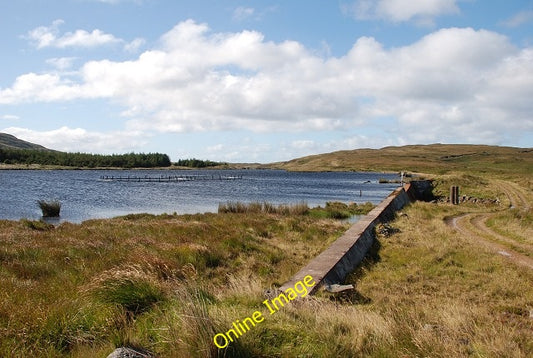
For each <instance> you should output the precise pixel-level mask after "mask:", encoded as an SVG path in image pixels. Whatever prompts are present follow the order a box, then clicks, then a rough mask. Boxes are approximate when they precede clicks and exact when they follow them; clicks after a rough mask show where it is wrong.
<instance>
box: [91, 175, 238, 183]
mask: <svg viewBox="0 0 533 358" xmlns="http://www.w3.org/2000/svg"><path fill="white" fill-rule="evenodd" d="M237 179H242V175H232V176H225V175H160V176H148V175H146V176H135V175H133V176H132V175H128V176H115V175H101V176H100V180H103V181H123V182H158V183H168V182H184V181H193V180H237Z"/></svg>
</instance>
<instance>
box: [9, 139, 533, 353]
mask: <svg viewBox="0 0 533 358" xmlns="http://www.w3.org/2000/svg"><path fill="white" fill-rule="evenodd" d="M453 148H454V150H453V151H450V149H449V148H448V149H446V148H444V147H443V146H438V145H437V146H431V148H422V149H420V148H416V147H412V148H411V147H408V148H407V149H405V148H403V151H400V150H399V149H395V148H390V149H388V151H389V152H388V153H385V154H386V155H384V156H383V157H382V159H379V158H378V159H376V160H378V162H377V163H378V164H379V165H383V166H382V167H380V166H379V165H378V166H376V167H375V168H383V169H389V170H396V168H400V167H402V170H412V169H409V168H410V167H409V166H410V165H417V167H414V168H415V169H417V170H418V169H420V171H422V170H424V171H425V172H426V173H430V174H429V176H431V177H432V178H434V179H435V184H436V185H437V188H436V190H435V192H436V193H437V194H438V195H442V196H445V195H447V193H448V191H449V186H450V185H459V186H460V187H461V195H462V194H465V195H469V196H474V197H479V198H496V197H498V198H499V199H500V200H501V204H500V205H489V206H487V205H480V204H475V203H465V204H461V205H456V206H453V205H448V204H445V203H422V202H417V203H415V204H412V205H410V206H408V207H407V208H404V209H403V210H402V215H399V216H398V218H397V219H396V220H395V221H393V222H392V223H390V225H391V226H392V228H394V229H396V230H391V232H393V234H392V235H390V236H388V237H385V236H379V237H378V241H377V243H376V244H375V245H374V247H373V249H372V253H371V255H368V257H367V258H366V259H365V261H364V263H363V265H362V266H361V267H359V268H358V269H357V270H356V271H355V272H354V273H353V274H352V275H351V276H350V277H349V278H348V282H350V283H352V284H354V285H355V290H352V291H347V292H344V293H340V294H335V295H334V294H330V293H326V292H320V293H319V294H317V295H316V296H313V297H307V298H306V299H303V300H297V301H294V302H291V303H290V304H288V305H286V306H285V307H283V308H282V309H281V310H280V311H279V312H277V313H275V314H274V315H268V311H267V310H266V309H263V308H264V306H263V305H262V303H261V302H262V301H263V300H264V299H265V296H264V292H265V290H266V289H271V288H276V287H279V286H280V285H281V284H283V283H284V282H286V281H287V280H288V279H289V278H290V277H291V276H292V275H293V274H294V273H295V272H297V271H298V270H299V269H300V268H301V267H302V266H303V265H304V264H306V263H307V262H309V260H311V259H312V258H313V257H315V256H316V255H317V254H318V253H320V252H321V251H322V250H323V249H324V248H325V247H327V246H328V245H329V244H330V243H331V242H332V241H334V240H335V239H336V238H337V237H339V236H340V235H341V234H342V233H343V232H344V231H345V230H346V229H347V228H348V226H349V224H348V223H346V222H344V221H340V220H336V219H332V218H334V217H345V216H346V215H353V214H354V213H356V212H359V211H360V212H365V211H368V210H369V209H370V208H371V205H366V204H365V205H361V204H359V205H349V204H340V203H328V205H326V206H325V207H324V208H311V209H310V208H308V207H307V205H303V204H302V205H299V208H298V209H290V208H287V206H279V207H278V206H274V205H271V204H266V203H250V204H243V203H226V204H222V205H221V206H222V209H221V210H220V213H219V214H202V215H181V216H179V215H158V216H155V215H149V214H136V215H127V216H124V217H119V218H114V219H109V220H90V221H86V222H84V223H82V224H71V223H62V224H61V225H59V226H57V227H54V226H51V225H43V224H41V223H40V222H33V221H28V220H21V221H19V222H13V221H0V285H1V287H2V292H3V293H2V299H1V300H0V356H6V357H24V356H35V357H95V356H106V355H107V354H109V353H110V352H111V351H113V349H114V348H115V347H119V346H128V347H139V348H143V349H146V350H148V351H150V352H152V353H154V354H156V355H157V356H160V357H219V356H220V357H223V356H226V357H272V356H276V357H339V356H342V357H528V356H532V355H533V343H532V341H531V332H532V330H533V318H532V317H533V286H531V282H532V280H533V273H532V272H531V271H530V270H526V269H523V268H521V267H519V266H515V265H513V264H511V263H509V261H507V260H506V258H504V257H502V256H500V255H494V254H493V253H492V252H490V251H488V249H486V248H485V247H484V246H481V245H478V244H477V243H476V241H475V240H474V238H471V237H468V236H465V235H463V234H461V233H459V232H457V231H456V230H454V229H452V228H450V227H448V226H447V225H446V224H445V222H444V219H445V218H446V217H450V216H454V215H459V214H461V213H472V212H474V213H476V212H477V213H487V212H489V213H490V214H491V215H490V219H489V221H488V222H487V224H488V225H489V227H490V228H491V229H493V230H495V231H497V232H498V233H500V234H502V235H505V236H506V237H509V238H512V239H513V240H515V241H517V242H518V243H520V244H521V246H522V247H527V246H528V245H532V242H531V239H530V237H531V235H530V233H533V220H532V216H531V209H527V210H522V209H521V208H518V209H511V210H507V209H508V208H509V206H510V204H511V202H510V200H509V199H507V197H506V195H505V193H504V191H503V188H502V187H501V185H500V184H501V182H500V181H499V180H495V178H496V179H498V178H503V179H505V180H506V181H511V182H512V183H513V184H512V185H514V186H515V188H517V189H519V190H520V192H521V193H522V194H523V196H524V197H525V198H526V199H527V200H530V199H531V197H532V191H533V180H531V179H530V178H531V176H530V175H529V173H531V172H532V169H531V165H530V164H529V163H530V162H529V159H528V158H529V157H528V156H529V155H530V152H527V151H523V152H520V151H516V150H515V149H508V148H503V149H501V151H500V150H498V151H497V152H494V151H492V149H490V148H492V147H488V148H485V147H483V148H482V147H477V146H476V147H472V146H456V147H453ZM427 149H431V150H432V151H433V152H432V154H431V153H428V152H427ZM484 152H486V153H484ZM358 153H361V152H358ZM371 154H372V155H375V157H376V158H377V157H379V154H380V152H379V151H378V152H371ZM381 154H383V152H381ZM346 155H353V153H351V154H350V153H346ZM393 155H395V156H396V158H397V161H396V162H394V166H388V164H387V161H391V160H392V158H393ZM513 158H514V159H513ZM330 159H331V158H330ZM334 160H339V161H338V162H330V163H329V164H327V163H326V162H324V163H325V164H324V167H325V168H329V169H333V170H338V169H339V168H347V169H353V170H355V169H357V168H358V167H355V166H353V165H352V164H351V163H352V162H350V160H352V159H347V157H346V156H344V154H343V155H341V156H339V157H338V158H337V159H334ZM370 160H371V158H370V157H368V158H366V159H365V158H362V159H361V160H360V161H359V165H361V166H364V165H367V164H368V169H372V167H371V163H370ZM379 160H381V162H380V161H379ZM332 163H333V164H335V165H333V164H332ZM365 163H367V164H365ZM301 164H302V165H303V164H305V163H303V162H302V163H301ZM316 164H317V162H314V163H311V164H310V165H312V166H313V168H315V169H316V168H317V166H316ZM327 165H330V166H329V167H328V166H327ZM461 167H467V168H468V169H469V171H466V170H465V169H461ZM300 168H302V166H300ZM470 169H471V170H470ZM439 173H440V174H439ZM518 199H519V198H518V197H517V198H515V200H518ZM256 310H260V311H262V313H263V315H265V321H264V322H262V323H261V324H260V325H257V326H256V327H254V328H253V329H251V330H250V331H249V332H247V333H246V334H245V335H243V336H242V337H241V338H239V339H238V340H237V341H236V342H234V343H232V344H230V345H229V347H228V348H226V349H223V350H219V349H217V348H216V346H214V344H213V342H212V338H213V336H214V335H215V334H216V333H218V332H224V331H226V330H228V329H229V328H230V327H231V326H232V323H233V322H235V320H236V319H239V318H242V317H246V316H249V315H250V314H251V313H252V312H254V311H256Z"/></svg>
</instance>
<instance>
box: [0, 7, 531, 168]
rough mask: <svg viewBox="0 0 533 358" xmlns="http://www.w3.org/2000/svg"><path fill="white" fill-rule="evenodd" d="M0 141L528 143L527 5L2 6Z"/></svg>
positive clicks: (270, 149) (211, 149) (255, 157)
mask: <svg viewBox="0 0 533 358" xmlns="http://www.w3.org/2000/svg"><path fill="white" fill-rule="evenodd" d="M0 33H1V34H2V35H1V36H0V46H1V48H2V56H1V57H0V132H6V133H10V134H13V135H15V136H17V137H19V138H21V139H25V140H29V141H32V142H36V143H39V144H42V145H45V146H47V147H49V148H52V149H57V150H65V151H82V152H93V153H123V152H131V151H135V152H155V151H157V152H164V153H168V154H169V155H170V156H171V158H172V159H173V160H177V159H179V158H190V157H196V158H202V159H211V160H221V161H230V162H263V163H266V162H273V161H280V160H288V159H292V158H295V157H299V156H304V155H309V154H316V153H324V152H331V151H335V150H344V149H356V148H380V147H384V146H389V145H405V144H428V143H473V144H494V145H508V146H518V147H532V144H533V117H532V113H533V100H531V98H533V1H518V0H517V1H496V0H483V1H482V0H412V1H404V0H339V1H325V0H324V1H313V0H307V1H299V0H298V1H280V2H274V1H234V0H228V1H207V0H196V1H187V2H185V1H176V0H17V1H2V2H1V3H0Z"/></svg>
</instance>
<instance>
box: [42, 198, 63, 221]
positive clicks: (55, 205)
mask: <svg viewBox="0 0 533 358" xmlns="http://www.w3.org/2000/svg"><path fill="white" fill-rule="evenodd" d="M37 204H39V207H40V208H41V211H42V213H43V217H45V218H53V217H58V216H59V212H60V211H61V203H60V202H59V201H57V200H53V201H45V200H39V201H37Z"/></svg>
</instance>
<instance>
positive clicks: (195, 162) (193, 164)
mask: <svg viewBox="0 0 533 358" xmlns="http://www.w3.org/2000/svg"><path fill="white" fill-rule="evenodd" d="M224 164H227V163H220V162H213V161H211V160H200V159H194V158H193V159H180V160H178V161H177V162H175V163H174V165H176V166H179V167H188V168H207V167H215V166H217V165H224Z"/></svg>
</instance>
